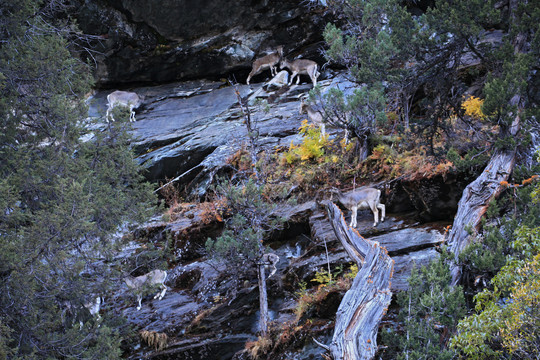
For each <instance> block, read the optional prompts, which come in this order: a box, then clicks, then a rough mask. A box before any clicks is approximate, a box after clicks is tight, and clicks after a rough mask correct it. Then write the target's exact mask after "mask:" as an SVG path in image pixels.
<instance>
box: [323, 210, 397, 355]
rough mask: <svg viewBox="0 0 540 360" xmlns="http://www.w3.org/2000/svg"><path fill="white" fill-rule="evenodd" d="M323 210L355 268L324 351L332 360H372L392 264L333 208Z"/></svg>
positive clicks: (388, 302) (389, 259)
mask: <svg viewBox="0 0 540 360" xmlns="http://www.w3.org/2000/svg"><path fill="white" fill-rule="evenodd" d="M327 210H328V216H329V218H330V222H331V223H332V226H333V228H334V231H335V233H336V236H337V237H338V239H339V241H340V242H341V244H343V247H344V248H345V250H346V251H347V253H348V254H349V255H350V256H351V258H352V259H353V260H354V261H355V262H356V263H357V264H358V268H359V270H358V274H357V275H356V277H355V279H354V281H353V284H352V286H351V288H350V289H349V291H347V292H346V293H345V296H344V297H343V300H342V301H341V304H340V305H339V309H338V311H337V314H336V325H335V328H334V337H333V338H332V344H331V345H330V346H329V347H327V349H328V350H329V351H330V352H331V354H332V357H333V358H334V359H335V360H361V359H372V358H373V356H375V352H376V351H377V331H378V329H379V323H380V321H381V319H382V317H383V315H384V314H385V313H386V310H387V309H388V305H389V304H390V301H391V298H392V293H391V291H390V279H391V278H392V274H393V269H394V260H392V259H391V258H390V257H389V256H388V253H387V252H386V249H385V248H383V247H381V246H380V245H379V243H377V242H373V241H369V240H367V239H364V238H363V237H362V236H360V234H358V231H356V229H353V228H351V227H349V226H348V225H347V223H346V222H345V218H344V217H343V214H342V213H341V211H340V210H339V208H338V207H337V206H336V205H335V204H333V203H329V204H327Z"/></svg>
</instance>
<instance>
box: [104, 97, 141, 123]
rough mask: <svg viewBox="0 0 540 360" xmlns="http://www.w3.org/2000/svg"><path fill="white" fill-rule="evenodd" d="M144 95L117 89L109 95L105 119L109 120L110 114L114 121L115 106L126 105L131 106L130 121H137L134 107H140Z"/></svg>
mask: <svg viewBox="0 0 540 360" xmlns="http://www.w3.org/2000/svg"><path fill="white" fill-rule="evenodd" d="M142 100H143V99H142V97H140V96H139V95H137V94H136V93H134V92H129V91H121V90H116V91H113V92H112V93H110V94H109V95H107V113H106V114H105V119H106V120H107V122H109V114H110V115H111V120H112V121H114V116H113V114H112V110H113V109H114V107H115V106H118V105H120V106H125V107H127V108H129V121H130V122H131V121H135V111H134V110H133V109H136V108H138V107H139V106H141V104H142Z"/></svg>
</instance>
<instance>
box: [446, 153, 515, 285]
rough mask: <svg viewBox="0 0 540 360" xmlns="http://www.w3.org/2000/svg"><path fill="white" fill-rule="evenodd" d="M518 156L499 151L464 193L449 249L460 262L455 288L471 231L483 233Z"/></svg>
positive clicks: (454, 271)
mask: <svg viewBox="0 0 540 360" xmlns="http://www.w3.org/2000/svg"><path fill="white" fill-rule="evenodd" d="M515 155H516V151H515V149H514V150H500V151H497V152H496V153H495V154H494V155H493V156H492V157H491V160H490V162H489V164H488V165H487V167H486V169H485V170H484V171H483V172H482V174H481V175H480V176H479V177H478V178H476V180H474V181H473V182H472V183H470V184H469V185H467V187H466V188H465V190H464V191H463V195H462V197H461V199H460V200H459V204H458V212H457V214H456V217H455V218H454V224H453V225H452V230H451V231H450V236H449V238H448V244H449V249H450V251H451V252H452V253H453V254H454V255H455V260H456V263H455V264H452V265H451V272H452V285H456V284H457V283H458V282H459V279H460V277H461V267H460V266H459V265H457V258H458V256H459V254H461V252H462V251H463V249H464V248H465V247H466V246H467V245H469V244H470V243H471V241H472V239H473V237H472V236H470V235H469V232H468V231H467V230H468V229H467V228H468V227H470V228H471V229H473V230H475V231H478V230H479V228H480V224H481V220H482V216H483V215H484V213H485V212H486V210H487V207H488V205H489V202H490V201H491V200H492V199H493V198H495V197H497V196H498V195H499V194H500V193H501V191H502V190H503V189H504V187H503V186H502V185H501V182H502V181H506V180H508V177H509V176H510V173H511V171H512V168H513V167H514V162H515Z"/></svg>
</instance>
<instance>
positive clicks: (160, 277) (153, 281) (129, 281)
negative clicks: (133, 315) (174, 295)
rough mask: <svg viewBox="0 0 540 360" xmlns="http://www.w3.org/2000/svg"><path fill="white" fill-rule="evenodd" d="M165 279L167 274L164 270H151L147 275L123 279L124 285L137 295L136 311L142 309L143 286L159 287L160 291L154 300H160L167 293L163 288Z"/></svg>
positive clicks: (164, 287) (165, 287) (165, 288)
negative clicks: (137, 304)
mask: <svg viewBox="0 0 540 360" xmlns="http://www.w3.org/2000/svg"><path fill="white" fill-rule="evenodd" d="M166 279H167V272H166V271H164V270H152V271H150V272H149V273H148V274H144V275H141V276H137V277H133V276H130V275H128V276H126V277H125V278H124V282H125V283H126V285H127V286H128V287H129V288H130V289H132V290H133V291H134V292H135V294H136V295H137V302H138V303H139V306H137V310H140V309H141V307H142V306H141V301H142V297H143V292H144V287H145V286H153V285H159V287H160V289H161V290H160V291H159V292H158V293H157V294H156V296H154V299H158V300H161V299H162V298H163V296H165V293H166V292H167V286H165V280H166Z"/></svg>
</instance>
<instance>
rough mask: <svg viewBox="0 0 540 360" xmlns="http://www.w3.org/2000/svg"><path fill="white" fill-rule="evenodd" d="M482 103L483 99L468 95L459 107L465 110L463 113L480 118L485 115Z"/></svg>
mask: <svg viewBox="0 0 540 360" xmlns="http://www.w3.org/2000/svg"><path fill="white" fill-rule="evenodd" d="M483 104H484V100H482V99H479V98H477V97H475V96H472V95H469V97H468V98H466V99H465V100H464V101H463V103H462V104H461V108H462V109H463V110H465V115H467V116H470V117H472V118H475V119H479V120H482V119H484V118H485V117H486V115H485V114H484V113H483V112H482V105H483Z"/></svg>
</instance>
